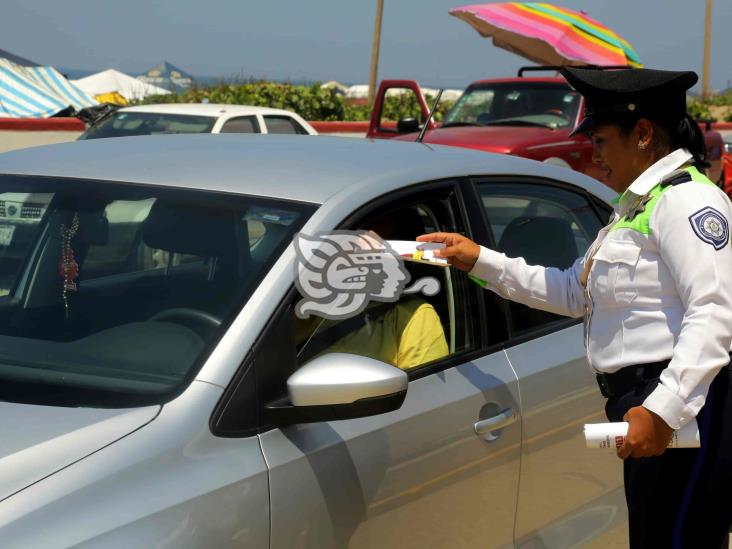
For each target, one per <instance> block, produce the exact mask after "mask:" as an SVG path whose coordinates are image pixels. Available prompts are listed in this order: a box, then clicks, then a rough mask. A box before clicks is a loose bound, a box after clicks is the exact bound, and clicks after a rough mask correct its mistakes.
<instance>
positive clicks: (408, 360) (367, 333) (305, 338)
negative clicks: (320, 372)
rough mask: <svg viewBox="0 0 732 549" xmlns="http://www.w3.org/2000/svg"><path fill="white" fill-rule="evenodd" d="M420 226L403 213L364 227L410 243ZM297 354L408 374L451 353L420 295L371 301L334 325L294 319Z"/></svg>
mask: <svg viewBox="0 0 732 549" xmlns="http://www.w3.org/2000/svg"><path fill="white" fill-rule="evenodd" d="M423 227H424V224H423V223H422V220H421V218H420V215H419V213H417V212H416V211H415V210H414V209H407V208H405V209H403V210H399V211H397V212H391V213H390V214H388V215H383V216H380V217H377V218H374V219H372V220H370V221H368V222H366V223H364V224H363V225H362V227H360V229H361V230H370V231H373V232H374V233H376V234H377V235H379V236H380V237H381V238H382V239H383V240H392V239H404V240H414V238H416V236H417V235H418V234H420V233H419V231H420V230H421V228H423ZM295 337H296V341H297V342H298V348H299V351H298V353H299V354H300V356H301V361H302V360H303V358H305V357H307V358H314V357H315V356H319V355H322V354H326V353H351V354H357V355H361V356H367V357H370V358H373V359H376V360H380V361H382V362H385V363H387V364H391V365H392V366H396V367H397V368H400V369H402V370H408V369H410V368H414V367H417V366H421V365H422V364H426V363H428V362H432V361H433V360H438V359H440V358H443V357H446V356H447V355H448V354H449V349H448V345H447V339H446V337H445V331H444V329H443V327H442V322H441V321H440V317H439V315H438V314H437V311H436V310H435V308H434V306H433V305H432V304H431V303H429V302H428V301H427V300H425V299H424V298H423V297H421V296H419V295H409V296H405V297H403V298H402V299H400V300H399V301H397V302H395V303H379V302H373V303H371V304H370V305H369V306H368V307H367V308H366V309H365V310H364V311H363V312H362V313H361V314H360V315H357V316H355V317H352V318H349V319H346V320H341V321H332V320H326V319H323V318H320V317H314V316H311V317H310V318H308V319H305V320H303V319H299V318H297V317H295Z"/></svg>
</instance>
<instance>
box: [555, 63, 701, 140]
mask: <svg viewBox="0 0 732 549" xmlns="http://www.w3.org/2000/svg"><path fill="white" fill-rule="evenodd" d="M561 73H562V75H563V76H564V78H566V79H567V82H569V84H570V85H571V86H572V87H573V88H574V89H575V90H577V92H578V93H579V94H580V95H582V96H583V97H584V98H585V116H584V119H583V120H582V122H581V123H580V125H579V126H577V128H576V129H575V130H574V131H573V132H572V135H575V134H578V133H587V132H589V131H592V129H593V128H594V127H595V126H597V125H598V124H599V123H601V122H602V121H603V120H607V119H609V118H612V117H616V116H623V115H636V116H638V115H641V116H654V115H655V116H658V117H662V118H664V119H669V118H670V119H674V118H678V119H681V118H683V117H684V115H685V114H686V91H687V90H688V89H689V88H691V87H692V86H693V85H694V84H696V82H697V80H699V77H698V76H697V74H696V73H695V72H693V71H681V72H679V71H659V70H653V69H621V70H600V69H580V68H574V67H565V68H563V69H562V71H561Z"/></svg>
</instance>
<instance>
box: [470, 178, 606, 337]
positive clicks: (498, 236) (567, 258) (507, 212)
mask: <svg viewBox="0 0 732 549" xmlns="http://www.w3.org/2000/svg"><path fill="white" fill-rule="evenodd" d="M478 190H479V193H480V197H481V201H482V204H483V208H484V209H485V212H486V217H487V219H488V224H489V226H490V229H491V231H492V233H493V237H494V239H495V242H496V250H498V251H500V252H503V253H505V254H506V255H507V256H509V257H523V258H524V259H525V260H526V262H527V263H528V264H529V265H542V266H545V267H557V268H559V269H567V268H569V267H571V266H572V264H573V263H574V261H575V260H576V259H577V258H578V257H581V256H583V255H584V253H585V252H586V251H587V248H588V247H589V246H590V244H591V243H592V242H593V241H594V239H595V236H596V235H597V232H598V231H599V230H600V229H601V228H602V222H601V221H600V219H599V218H598V216H597V214H596V211H595V209H594V208H593V206H592V205H591V204H590V202H589V200H588V199H587V198H586V197H585V196H584V195H582V194H579V193H576V192H573V191H571V190H568V189H564V188H560V187H554V186H551V185H546V184H533V183H498V182H496V183H493V182H479V183H478ZM510 310H511V316H512V321H513V328H514V333H517V334H520V333H524V332H527V331H529V330H532V329H536V328H539V327H542V326H545V325H547V324H551V323H555V322H557V321H560V320H563V318H564V317H561V316H559V315H555V314H552V313H547V312H545V311H538V310H535V309H530V308H529V307H526V306H525V305H521V304H519V303H511V304H510Z"/></svg>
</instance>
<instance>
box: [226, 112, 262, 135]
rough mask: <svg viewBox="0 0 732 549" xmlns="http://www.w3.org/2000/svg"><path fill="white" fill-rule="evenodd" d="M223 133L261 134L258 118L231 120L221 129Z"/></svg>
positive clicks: (244, 117) (242, 117)
mask: <svg viewBox="0 0 732 549" xmlns="http://www.w3.org/2000/svg"><path fill="white" fill-rule="evenodd" d="M221 133H260V129H259V122H257V117H256V116H239V117H237V118H230V119H229V120H227V121H226V122H224V125H223V126H222V127H221Z"/></svg>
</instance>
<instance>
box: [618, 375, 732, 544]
mask: <svg viewBox="0 0 732 549" xmlns="http://www.w3.org/2000/svg"><path fill="white" fill-rule="evenodd" d="M657 384H658V379H655V380H650V381H648V382H646V383H644V384H643V385H641V386H638V387H636V388H635V389H634V390H632V391H630V392H628V393H627V394H624V395H622V396H618V397H611V398H609V399H608V401H607V404H606V406H605V413H606V415H607V417H608V419H609V420H610V421H622V420H623V415H625V412H627V411H628V409H630V408H632V407H634V406H640V405H641V404H642V403H643V401H644V400H645V398H646V397H647V396H648V395H649V394H650V393H651V391H653V389H654V388H655V387H656V385H657ZM697 423H698V425H699V432H700V437H701V447H700V448H698V449H696V448H694V449H672V450H667V451H666V452H664V453H663V455H661V456H658V457H651V458H639V459H633V458H628V459H626V460H625V462H624V465H623V467H624V480H625V498H626V501H627V503H628V516H629V538H630V540H629V541H630V547H631V548H632V549H637V548H647V547H654V548H655V547H659V548H660V547H662V548H687V547H688V548H694V549H696V548H699V549H706V548H713V549H718V548H721V547H724V548H727V547H728V543H729V541H728V540H729V533H728V532H729V528H730V523H732V390H730V368H729V367H725V368H723V369H722V370H721V371H720V373H719V374H718V375H717V377H716V378H715V380H714V383H713V384H712V386H711V388H710V390H709V395H708V396H707V400H706V404H705V405H704V408H702V410H701V411H700V412H699V415H698V416H697Z"/></svg>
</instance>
